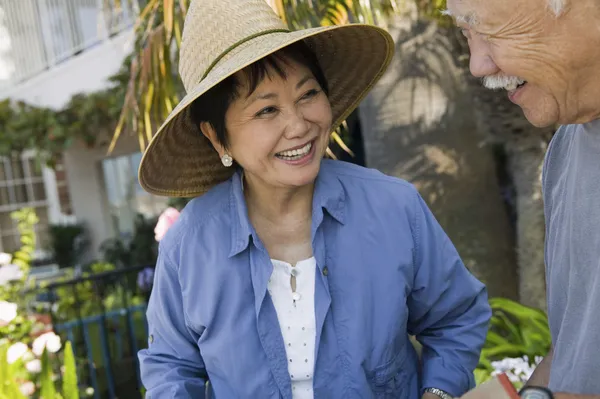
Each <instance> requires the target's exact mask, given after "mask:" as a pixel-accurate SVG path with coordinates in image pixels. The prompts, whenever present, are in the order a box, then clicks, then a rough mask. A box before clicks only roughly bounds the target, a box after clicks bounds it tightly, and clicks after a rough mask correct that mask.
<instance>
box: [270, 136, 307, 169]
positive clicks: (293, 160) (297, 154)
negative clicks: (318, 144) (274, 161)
mask: <svg viewBox="0 0 600 399" xmlns="http://www.w3.org/2000/svg"><path fill="white" fill-rule="evenodd" d="M314 143H315V140H311V141H309V142H308V143H306V144H304V145H301V146H297V147H293V148H290V149H288V150H284V151H280V152H278V153H277V154H275V157H276V158H278V159H279V160H281V161H283V162H284V163H286V164H288V165H294V166H301V165H306V164H307V163H309V162H311V161H312V160H313V159H314V155H315V145H314Z"/></svg>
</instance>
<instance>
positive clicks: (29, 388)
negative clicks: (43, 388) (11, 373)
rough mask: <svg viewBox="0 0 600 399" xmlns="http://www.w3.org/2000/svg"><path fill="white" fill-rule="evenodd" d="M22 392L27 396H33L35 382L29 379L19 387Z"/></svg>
mask: <svg viewBox="0 0 600 399" xmlns="http://www.w3.org/2000/svg"><path fill="white" fill-rule="evenodd" d="M19 389H20V390H21V393H22V394H23V395H25V396H27V397H30V396H32V395H33V394H34V393H35V384H34V383H33V382H31V381H27V382H26V383H24V384H23V385H21V386H20V387H19Z"/></svg>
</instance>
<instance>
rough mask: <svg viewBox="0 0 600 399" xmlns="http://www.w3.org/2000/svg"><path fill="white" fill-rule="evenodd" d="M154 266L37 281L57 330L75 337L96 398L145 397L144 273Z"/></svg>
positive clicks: (84, 377) (40, 302)
mask: <svg viewBox="0 0 600 399" xmlns="http://www.w3.org/2000/svg"><path fill="white" fill-rule="evenodd" d="M147 268H148V266H138V267H128V268H121V269H117V270H113V271H107V272H102V273H97V274H91V275H89V276H85V277H79V278H73V279H69V280H65V281H59V282H54V283H51V284H48V285H45V286H39V287H36V289H35V292H34V295H35V298H36V299H35V303H34V304H33V306H35V307H36V308H37V309H38V313H39V309H44V311H45V312H47V313H48V314H49V316H50V320H51V322H52V325H53V328H54V331H55V332H56V333H57V334H60V335H61V337H62V338H63V340H69V341H71V344H72V346H73V351H74V353H75V358H76V363H77V369H78V370H77V371H78V378H79V383H80V386H82V387H91V388H93V391H94V393H93V395H92V396H93V397H94V399H103V398H109V399H113V398H117V397H119V398H128V399H129V398H132V399H134V398H142V393H141V392H142V384H141V381H140V373H139V364H138V359H137V352H138V350H139V349H141V348H142V347H145V345H146V342H147V339H146V337H147V336H148V326H147V323H146V316H145V310H146V303H147V295H148V294H147V293H145V292H143V291H141V289H140V287H138V284H137V281H138V274H139V273H140V272H141V271H143V270H144V269H147Z"/></svg>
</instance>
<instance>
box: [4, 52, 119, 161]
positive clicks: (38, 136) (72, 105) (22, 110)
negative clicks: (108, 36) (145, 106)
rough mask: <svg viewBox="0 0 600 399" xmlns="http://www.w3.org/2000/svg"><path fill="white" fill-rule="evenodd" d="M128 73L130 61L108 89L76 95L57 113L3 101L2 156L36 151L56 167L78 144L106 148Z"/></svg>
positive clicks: (116, 117)
mask: <svg viewBox="0 0 600 399" xmlns="http://www.w3.org/2000/svg"><path fill="white" fill-rule="evenodd" d="M128 74H129V58H128V59H127V60H126V61H125V63H124V64H123V67H122V68H121V70H120V71H119V72H118V73H117V74H115V75H114V76H112V77H111V78H110V79H109V82H110V83H109V87H108V88H106V89H105V90H101V91H97V92H94V93H91V94H76V95H74V96H73V97H72V98H71V100H70V101H69V102H68V103H67V104H66V105H65V106H64V107H63V108H62V109H60V110H58V111H55V110H52V109H49V108H43V107H35V106H32V105H29V104H26V103H24V102H21V101H11V100H10V99H7V100H3V101H0V156H18V155H19V154H20V153H21V152H23V151H24V150H34V151H35V152H36V154H37V156H38V160H39V161H40V162H42V163H46V164H47V165H48V166H54V164H55V163H56V161H57V160H58V159H60V158H61V157H62V154H63V152H64V151H65V150H66V149H68V148H70V147H71V146H72V145H73V144H75V143H77V142H79V143H82V144H83V145H85V146H86V147H87V148H92V147H95V146H101V145H106V144H107V143H108V141H109V139H110V134H111V133H112V131H113V129H114V128H115V126H116V124H117V119H118V117H119V114H120V112H121V106H122V104H123V99H124V96H125V90H126V89H125V86H126V85H127V76H128Z"/></svg>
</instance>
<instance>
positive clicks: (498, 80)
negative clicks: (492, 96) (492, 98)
mask: <svg viewBox="0 0 600 399" xmlns="http://www.w3.org/2000/svg"><path fill="white" fill-rule="evenodd" d="M522 83H525V81H524V80H523V79H521V78H518V77H516V76H507V75H502V74H498V75H490V76H486V77H484V78H483V86H484V87H485V88H486V89H491V90H495V89H507V90H514V89H516V88H517V86H518V85H520V84H522Z"/></svg>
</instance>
